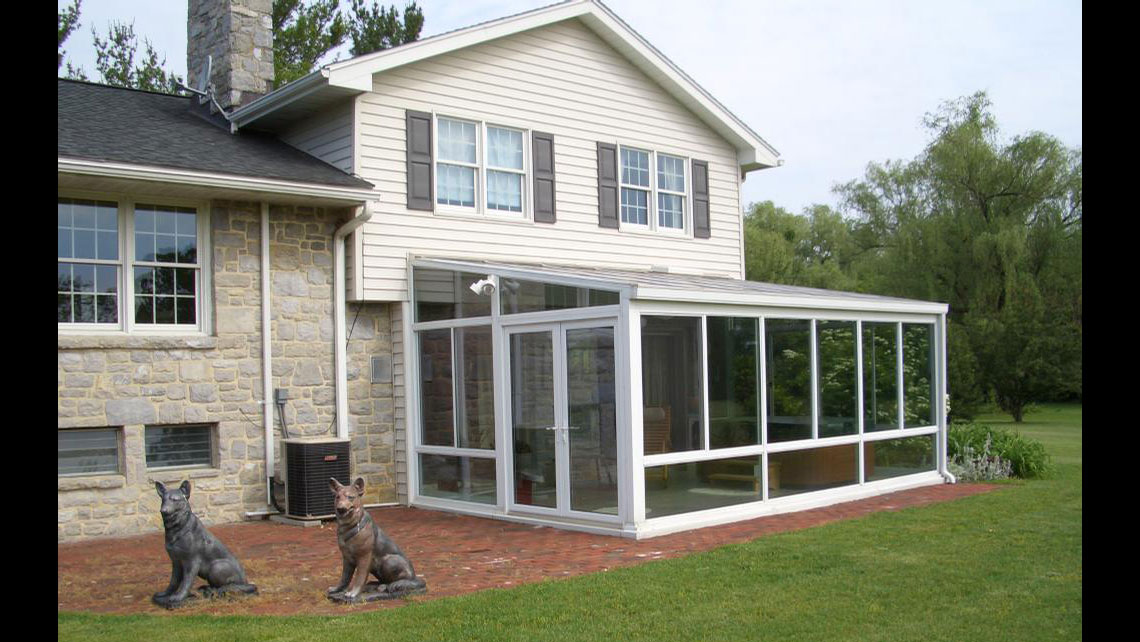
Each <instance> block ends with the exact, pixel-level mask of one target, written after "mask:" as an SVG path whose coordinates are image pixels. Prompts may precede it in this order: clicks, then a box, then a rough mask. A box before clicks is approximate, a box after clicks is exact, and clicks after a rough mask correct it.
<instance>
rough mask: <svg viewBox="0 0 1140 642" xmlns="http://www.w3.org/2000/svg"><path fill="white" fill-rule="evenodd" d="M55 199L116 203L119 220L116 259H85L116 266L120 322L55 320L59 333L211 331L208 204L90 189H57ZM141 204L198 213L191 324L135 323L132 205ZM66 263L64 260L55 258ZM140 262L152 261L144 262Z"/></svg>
mask: <svg viewBox="0 0 1140 642" xmlns="http://www.w3.org/2000/svg"><path fill="white" fill-rule="evenodd" d="M56 198H57V200H58V199H61V198H71V199H77V200H95V201H107V202H115V203H116V204H117V205H118V216H119V219H118V223H119V260H118V261H93V260H87V259H84V262H87V263H100V264H104V265H116V266H118V268H119V283H118V285H119V322H118V323H115V324H110V323H59V322H57V323H56V331H57V332H58V333H59V334H68V335H92V334H100V335H138V336H208V335H209V334H210V333H211V332H212V330H213V326H212V315H211V314H210V311H211V310H212V309H213V307H212V302H213V275H212V270H211V268H212V260H210V258H211V257H213V251H212V244H211V243H210V229H211V227H210V208H209V204H208V203H205V202H202V201H196V200H187V199H180V198H168V197H154V198H150V197H147V196H143V197H138V196H134V195H129V194H123V193H115V192H90V191H72V190H67V191H63V190H61V191H59V192H57V194H56ZM137 203H143V204H145V205H158V206H168V207H184V208H191V209H194V210H195V212H196V215H197V222H198V235H197V241H198V250H197V262H196V263H195V265H194V267H195V269H197V270H198V296H196V297H195V302H194V304H195V311H194V318H195V319H196V323H195V324H194V326H190V325H188V324H187V325H174V324H170V325H163V324H136V323H135V322H134V314H133V310H134V306H135V293H134V269H133V268H134V266H135V263H136V261H135V259H134V253H135V240H134V217H133V216H132V214H133V213H134V211H135V205H136V204H137ZM61 260H62V261H64V262H66V261H67V260H66V259H57V261H56V262H57V264H58V263H59V261H61ZM142 263H147V264H149V263H152V262H150V261H144V262H142Z"/></svg>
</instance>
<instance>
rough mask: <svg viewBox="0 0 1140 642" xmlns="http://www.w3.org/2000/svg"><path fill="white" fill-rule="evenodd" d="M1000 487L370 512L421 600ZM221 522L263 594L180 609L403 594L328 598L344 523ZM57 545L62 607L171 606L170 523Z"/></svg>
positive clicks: (318, 607)
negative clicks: (810, 502) (515, 513)
mask: <svg viewBox="0 0 1140 642" xmlns="http://www.w3.org/2000/svg"><path fill="white" fill-rule="evenodd" d="M997 488H1000V487H999V486H992V485H986V484H954V485H938V486H926V487H923V488H916V489H912V490H906V491H900V492H896V493H890V494H887V495H880V496H877V497H871V498H868V499H861V500H857V501H852V502H845V503H842V504H835V505H833V506H827V507H823V508H815V509H811V510H806V511H800V512H797V513H786V514H782V515H770V516H767V517H760V518H757V519H752V520H748V521H743V522H736V523H734V524H726V525H724V526H711V527H708V528H702V529H697V530H690V531H685V532H682V533H675V534H672V535H664V536H661V537H654V538H650V539H645V540H632V539H626V538H620V537H613V536H606V535H591V534H588V533H578V532H572V531H564V530H558V529H554V528H546V527H537V526H529V525H526V524H517V523H514V522H507V521H502V520H494V519H486V518H479V517H468V516H464V515H454V514H450V513H442V512H437V511H430V510H420V509H414V508H405V507H393V508H381V509H374V510H372V511H370V512H371V513H372V516H373V517H374V518H375V519H376V521H377V523H379V524H380V525H381V527H382V528H383V529H384V530H385V531H386V532H387V533H388V534H389V535H390V536H391V537H392V538H393V539H394V540H395V541H396V542H397V543H398V544H399V545H400V546H401V547H402V548H403V549H404V552H405V553H406V554H407V555H408V557H410V558H411V560H412V562H413V563H414V564H415V567H416V571H417V573H419V574H420V575H422V576H423V577H424V578H425V579H426V580H427V583H428V593H427V594H426V595H423V596H419V597H415V598H412V599H414V600H417V601H419V600H427V599H435V598H439V597H446V596H450V595H459V594H462V593H469V592H472V591H480V590H484V589H489V588H510V587H513V586H518V585H520V584H527V583H530V582H539V581H542V580H543V579H545V578H550V577H568V576H572V575H581V574H584V573H593V572H597V571H602V570H606V569H611V568H618V567H623V566H631V565H634V564H639V563H643V562H646V561H649V560H654V559H665V558H670V557H679V556H682V555H686V554H688V553H693V552H698V551H704V550H709V549H712V548H716V547H718V546H724V545H725V544H732V543H737V542H744V541H748V540H752V539H755V538H757V537H763V536H765V535H769V534H772V533H780V532H785V531H793V530H799V529H803V528H810V527H813V526H818V525H821V524H826V523H829V522H834V521H837V520H842V519H851V518H855V517H860V516H863V515H867V514H869V513H874V512H877V511H882V510H899V509H902V508H908V507H911V506H921V505H924V504H930V503H935V502H943V501H949V500H953V499H957V498H960V497H965V496H969V495H975V494H978V493H984V492H988V491H990V490H995V489H997ZM210 530H211V531H212V532H213V533H214V534H215V535H217V536H218V538H219V539H221V540H222V541H223V542H225V544H226V546H228V547H229V548H230V550H231V551H233V552H234V554H235V555H237V557H238V559H240V560H241V562H242V564H243V565H244V566H245V568H246V573H247V575H248V576H249V580H250V581H251V582H253V583H254V584H256V585H257V586H258V589H259V595H257V596H255V597H247V598H243V599H239V600H219V601H203V600H199V601H196V603H193V604H191V605H188V606H185V607H183V608H181V609H179V610H177V611H174V612H175V613H211V614H219V615H220V614H225V615H233V614H344V613H345V612H346V611H349V612H350V611H354V610H360V609H363V610H371V609H377V608H391V607H394V606H398V605H399V604H402V603H403V601H402V600H393V601H390V602H374V603H371V604H367V605H354V606H344V605H337V604H333V603H332V602H329V601H328V600H327V599H326V598H325V594H324V592H325V589H326V588H327V587H328V586H331V585H332V584H335V583H336V581H337V580H338V579H339V573H340V553H339V551H338V550H337V546H336V527H335V525H333V524H331V523H326V524H324V525H323V526H321V527H319V528H317V527H310V528H302V527H299V526H289V525H284V524H278V523H276V522H270V521H259V522H248V523H243V524H231V525H222V526H214V527H211V529H210ZM58 551H59V553H58V562H59V568H58V571H59V575H58V589H59V600H58V609H59V610H60V611H92V612H102V613H156V614H161V613H167V611H166V610H165V609H161V608H158V607H156V606H154V605H153V604H151V602H150V596H151V594H153V593H155V592H157V591H160V590H162V589H164V588H166V584H167V582H168V580H169V573H170V562H169V558H168V557H167V556H166V551H165V549H164V548H163V536H162V533H151V534H148V535H139V536H132V537H116V538H106V539H99V540H89V541H83V542H74V543H66V544H59V545H58ZM198 584H201V582H200V581H199V582H197V583H196V585H198Z"/></svg>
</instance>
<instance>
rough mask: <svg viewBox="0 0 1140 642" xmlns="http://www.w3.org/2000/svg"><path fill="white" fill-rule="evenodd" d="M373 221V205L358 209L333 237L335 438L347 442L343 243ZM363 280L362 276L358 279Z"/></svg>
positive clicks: (346, 356)
mask: <svg viewBox="0 0 1140 642" xmlns="http://www.w3.org/2000/svg"><path fill="white" fill-rule="evenodd" d="M370 218H372V204H371V203H370V202H365V203H364V205H362V206H360V207H357V208H356V216H354V217H353V218H352V219H350V220H349V221H348V222H347V223H345V224H344V225H341V226H340V227H339V228H338V229H337V231H336V232H335V233H334V234H333V328H334V330H333V342H334V343H335V344H336V345H335V350H334V353H335V359H336V361H335V366H336V436H337V437H338V438H340V439H347V438H348V365H347V364H348V355H347V352H348V347H347V345H346V343H347V339H346V337H345V335H346V334H347V332H346V330H345V317H346V316H347V310H345V294H344V282H345V274H344V273H345V266H344V261H345V249H344V239H345V237H347V236H348V235H349V234H352V233H353V232H354V231H355V230H356V229H357V228H359V227H360V226H362V225H364V224H365V223H366V222H368V219H370ZM357 278H360V275H357Z"/></svg>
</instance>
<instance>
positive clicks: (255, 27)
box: [186, 0, 273, 111]
mask: <svg viewBox="0 0 1140 642" xmlns="http://www.w3.org/2000/svg"><path fill="white" fill-rule="evenodd" d="M272 12H273V0H189V5H188V8H187V11H186V71H187V73H186V76H187V79H186V80H187V84H188V85H189V86H191V87H196V86H197V85H198V74H200V73H201V70H202V64H203V63H204V62H205V60H206V56H208V55H209V56H213V68H212V72H211V73H210V81H211V82H212V83H213V84H214V89H215V96H216V97H217V100H218V103H219V104H220V105H221V106H222V108H223V109H225V110H226V111H230V110H232V109H235V108H237V107H241V106H242V105H245V104H247V103H249V102H251V101H253V100H255V99H257V98H258V97H259V96H263V95H265V94H267V93H269V92H270V91H272V89H273V17H272V15H273V13H272Z"/></svg>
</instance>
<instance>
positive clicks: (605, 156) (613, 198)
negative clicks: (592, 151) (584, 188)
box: [598, 143, 619, 229]
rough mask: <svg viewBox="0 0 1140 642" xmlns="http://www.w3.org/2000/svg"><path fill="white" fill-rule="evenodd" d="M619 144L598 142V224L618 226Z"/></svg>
mask: <svg viewBox="0 0 1140 642" xmlns="http://www.w3.org/2000/svg"><path fill="white" fill-rule="evenodd" d="M618 193H619V190H618V164H617V145H610V144H607V143H598V226H599V227H609V228H613V229H617V227H618Z"/></svg>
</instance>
